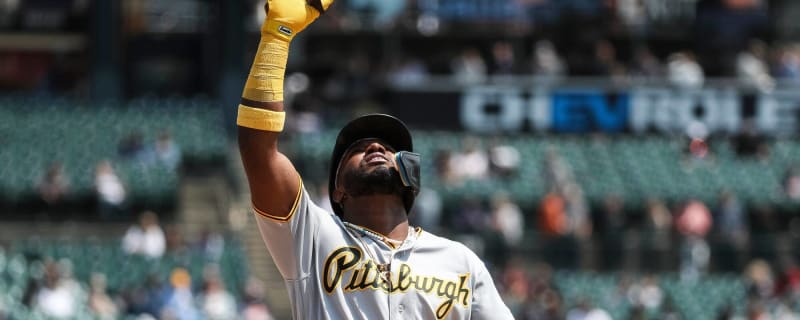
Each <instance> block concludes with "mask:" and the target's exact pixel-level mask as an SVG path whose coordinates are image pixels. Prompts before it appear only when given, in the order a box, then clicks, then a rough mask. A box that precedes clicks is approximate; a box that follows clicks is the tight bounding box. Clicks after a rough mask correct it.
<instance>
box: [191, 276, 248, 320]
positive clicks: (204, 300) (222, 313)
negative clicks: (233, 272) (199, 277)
mask: <svg viewBox="0 0 800 320" xmlns="http://www.w3.org/2000/svg"><path fill="white" fill-rule="evenodd" d="M204 278H205V279H204V281H205V284H204V285H203V290H202V291H201V292H200V295H199V297H198V299H197V300H198V305H199V307H200V310H202V312H203V314H204V316H205V319H208V320H234V319H237V318H238V315H237V312H236V310H237V306H236V299H234V297H233V295H231V294H230V292H228V290H226V289H225V285H224V283H223V282H222V278H221V277H220V274H219V267H217V266H214V265H209V266H207V267H206V270H205V272H204Z"/></svg>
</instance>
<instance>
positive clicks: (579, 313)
mask: <svg viewBox="0 0 800 320" xmlns="http://www.w3.org/2000/svg"><path fill="white" fill-rule="evenodd" d="M565 319H567V320H611V315H610V314H608V311H606V310H603V308H600V307H593V306H592V304H591V303H590V302H589V301H588V300H586V299H582V300H581V301H580V302H579V303H578V304H577V305H576V306H575V307H574V308H572V309H571V310H569V311H568V312H567V316H566V318H565Z"/></svg>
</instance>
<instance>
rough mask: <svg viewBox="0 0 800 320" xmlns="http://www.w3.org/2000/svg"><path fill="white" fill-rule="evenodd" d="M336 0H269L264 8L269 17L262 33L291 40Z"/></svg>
mask: <svg viewBox="0 0 800 320" xmlns="http://www.w3.org/2000/svg"><path fill="white" fill-rule="evenodd" d="M333 1H334V0H267V3H266V5H265V6H264V9H265V10H266V11H267V19H266V20H265V21H264V24H263V25H262V26H261V33H262V34H264V35H266V34H271V35H274V36H276V37H277V38H279V39H282V40H285V41H287V42H288V41H291V40H292V38H294V36H295V35H297V34H298V33H300V31H303V29H305V28H306V27H308V25H310V24H311V23H312V22H314V20H316V19H317V18H319V16H320V14H322V13H324V12H325V10H328V7H330V6H331V4H333Z"/></svg>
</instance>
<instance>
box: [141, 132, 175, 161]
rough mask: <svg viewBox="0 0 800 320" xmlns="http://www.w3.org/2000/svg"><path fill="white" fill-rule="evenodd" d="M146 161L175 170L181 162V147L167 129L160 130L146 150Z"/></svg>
mask: <svg viewBox="0 0 800 320" xmlns="http://www.w3.org/2000/svg"><path fill="white" fill-rule="evenodd" d="M148 154H149V155H148V159H149V160H148V162H149V163H151V164H155V165H159V166H163V167H165V168H168V169H171V170H175V169H177V168H178V166H179V165H180V164H181V149H180V147H179V146H178V144H177V143H175V141H174V140H173V139H172V135H171V134H170V133H169V131H166V130H164V131H161V133H159V134H158V138H156V141H155V143H154V144H153V145H152V147H151V148H150V150H149V151H148Z"/></svg>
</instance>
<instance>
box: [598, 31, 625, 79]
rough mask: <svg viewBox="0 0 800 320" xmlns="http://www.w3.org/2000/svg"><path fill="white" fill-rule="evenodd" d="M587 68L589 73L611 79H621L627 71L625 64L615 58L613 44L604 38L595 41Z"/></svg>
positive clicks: (615, 51)
mask: <svg viewBox="0 0 800 320" xmlns="http://www.w3.org/2000/svg"><path fill="white" fill-rule="evenodd" d="M589 68H590V70H589V72H590V74H591V75H595V76H603V77H610V78H611V80H621V79H622V78H624V77H625V74H626V73H627V71H626V70H625V66H624V65H623V64H622V63H620V62H619V61H618V60H617V49H616V47H614V44H613V43H611V42H610V41H608V40H604V39H603V40H598V41H597V42H595V44H594V59H593V60H592V64H591V65H590V66H589Z"/></svg>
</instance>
